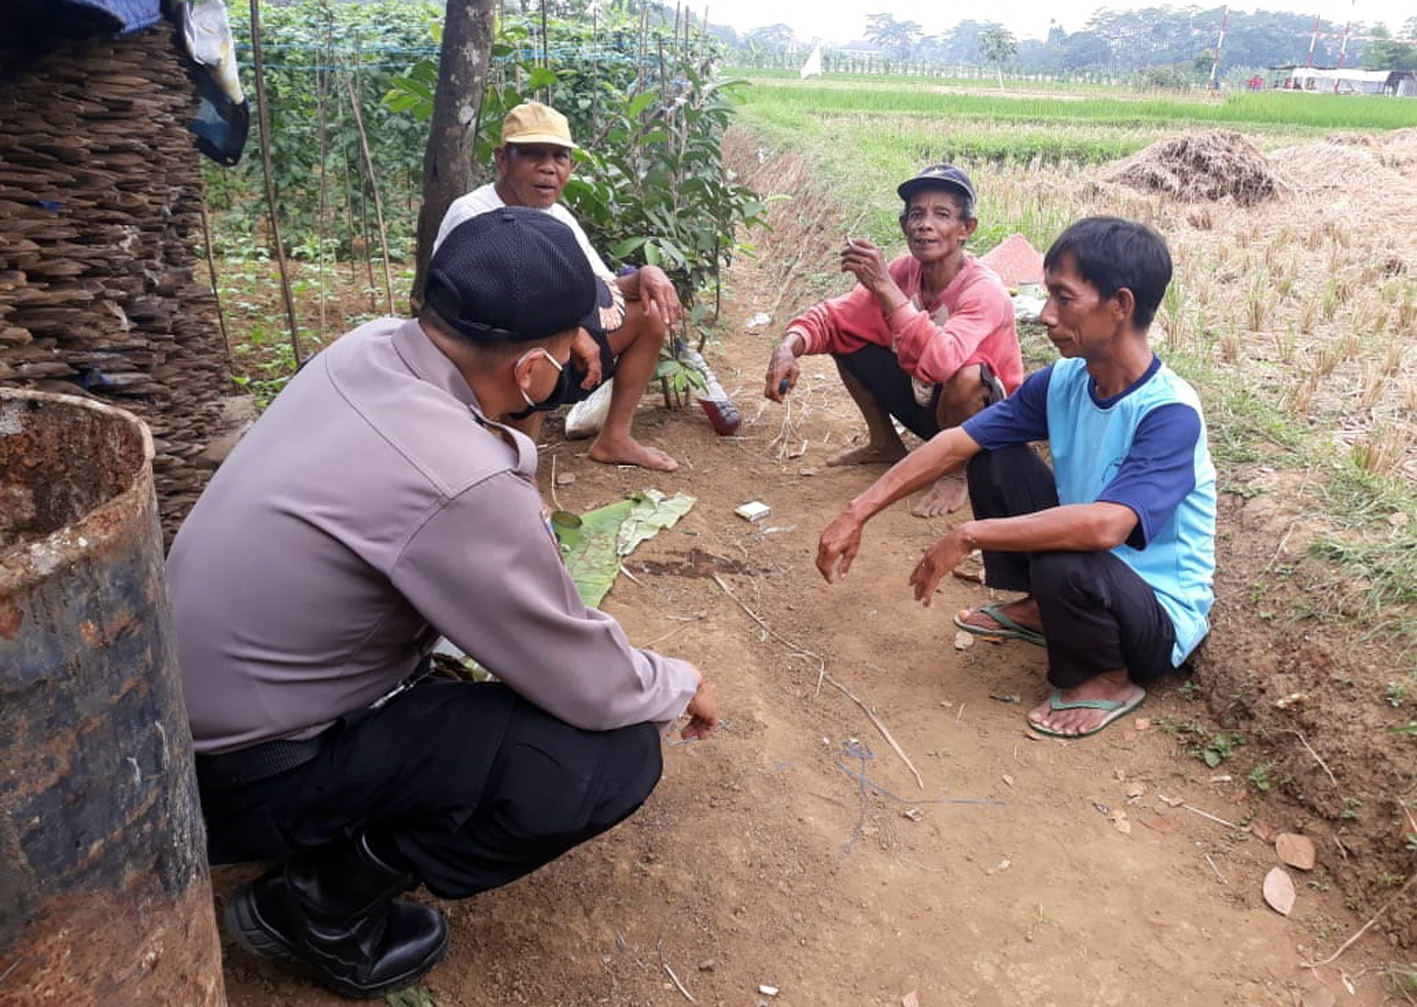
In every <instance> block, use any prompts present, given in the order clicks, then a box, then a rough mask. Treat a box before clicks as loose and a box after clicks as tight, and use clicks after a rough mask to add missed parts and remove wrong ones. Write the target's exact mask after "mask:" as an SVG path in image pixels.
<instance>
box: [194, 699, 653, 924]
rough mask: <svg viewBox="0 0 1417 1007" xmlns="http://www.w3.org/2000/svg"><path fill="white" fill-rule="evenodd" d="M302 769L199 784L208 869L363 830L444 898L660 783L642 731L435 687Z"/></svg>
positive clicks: (367, 721)
mask: <svg viewBox="0 0 1417 1007" xmlns="http://www.w3.org/2000/svg"><path fill="white" fill-rule="evenodd" d="M321 742H322V743H321V745H320V749H319V753H318V754H317V755H316V756H315V758H314V759H312V760H311V761H309V762H307V763H305V764H304V765H301V766H298V767H296V768H295V769H292V770H289V771H287V772H284V773H281V774H279V775H277V776H274V777H270V778H267V779H263V780H258V781H256V782H254V783H248V784H245V785H242V786H235V787H223V786H221V785H220V784H219V783H217V782H214V781H212V780H210V779H205V780H204V779H203V773H202V769H201V762H202V760H201V759H198V783H199V786H200V790H201V797H202V811H203V815H204V817H205V818H206V823H207V837H208V844H209V850H210V856H211V859H212V862H213V863H236V862H242V861H249V860H270V859H282V858H285V857H288V856H290V855H291V854H293V853H296V852H298V851H300V850H305V849H311V848H314V847H318V846H323V845H325V844H327V843H332V842H339V841H344V840H346V839H347V838H348V837H349V836H351V835H354V834H355V833H357V832H361V831H366V830H367V831H369V832H370V833H371V835H373V836H375V837H377V839H378V840H379V841H380V843H382V844H392V845H393V846H394V847H396V848H397V852H398V853H399V854H400V855H401V856H402V858H403V859H404V860H405V861H407V863H408V864H409V865H410V867H411V869H412V870H413V872H414V873H415V874H417V876H418V877H419V878H420V879H422V881H423V883H424V884H425V885H427V886H428V888H429V890H430V891H432V892H433V893H434V894H436V895H438V896H440V897H442V898H449V899H454V898H465V897H467V896H470V895H475V894H477V893H478V892H483V891H486V890H488V889H490V888H496V887H497V886H499V885H505V884H507V883H508V882H509V881H513V880H515V879H517V878H519V877H521V876H522V875H524V874H529V873H530V872H532V871H534V870H536V869H537V868H538V867H541V866H542V865H543V864H546V863H549V862H550V861H552V860H554V859H555V858H556V857H558V856H560V855H561V854H563V853H565V852H566V851H567V850H569V849H571V847H573V846H576V845H577V844H579V843H583V842H585V841H586V840H587V839H590V838H592V837H593V836H596V835H599V834H600V833H602V832H604V831H605V830H607V829H609V828H611V827H613V826H614V825H616V824H617V823H619V822H620V821H622V820H624V819H625V818H627V817H628V816H629V815H630V814H632V813H633V812H634V811H635V809H637V808H638V807H639V806H640V805H641V804H642V803H643V802H644V800H645V798H647V797H648V796H649V794H650V792H651V791H652V790H654V787H655V784H657V783H658V782H659V777H660V771H661V768H662V765H661V755H660V740H659V732H658V731H657V730H656V729H655V727H654V725H652V724H636V725H634V726H631V727H624V728H620V729H619V730H614V731H585V730H581V729H579V728H576V727H572V726H571V725H570V724H567V723H565V722H564V721H561V720H558V719H556V718H555V717H553V716H551V715H550V714H548V713H546V712H545V711H543V710H541V709H539V708H538V707H535V706H533V705H531V704H530V703H527V702H526V701H524V700H522V699H520V698H519V697H518V696H517V695H516V694H515V693H513V692H512V691H511V690H510V689H508V688H507V687H506V686H503V685H499V684H495V683H485V684H474V683H471V682H449V681H435V682H429V683H425V684H422V685H419V686H417V687H415V688H413V689H411V690H409V691H408V692H405V693H403V694H402V695H400V696H398V697H396V698H394V699H393V700H391V701H390V702H389V703H388V704H387V705H385V706H384V707H382V708H380V709H378V710H360V711H357V712H355V713H353V714H350V715H348V716H346V717H344V718H342V719H341V720H340V721H339V722H337V723H336V724H335V725H334V726H333V727H331V728H330V729H329V730H328V731H327V732H326V733H325V734H324V735H322V736H321Z"/></svg>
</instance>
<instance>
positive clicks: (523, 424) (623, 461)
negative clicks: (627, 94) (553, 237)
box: [433, 101, 683, 472]
mask: <svg viewBox="0 0 1417 1007" xmlns="http://www.w3.org/2000/svg"><path fill="white" fill-rule="evenodd" d="M575 149H576V144H575V143H574V142H572V140H571V129H570V124H569V123H568V122H567V121H566V117H565V116H564V115H562V114H561V113H560V112H557V111H556V110H555V109H554V108H551V107H550V106H548V105H542V104H541V103H539V102H534V101H529V102H526V103H524V104H521V105H518V106H517V107H516V108H514V109H512V110H511V111H510V112H509V113H507V117H506V118H505V119H504V120H503V121H502V145H501V146H500V147H498V148H497V149H496V150H495V151H494V152H493V156H494V158H495V159H496V166H497V181H496V182H491V183H489V184H487V185H484V186H482V187H480V188H478V189H474V190H473V191H472V192H469V193H468V194H467V195H465V196H460V197H459V198H458V199H456V200H454V201H453V204H452V205H451V206H449V207H448V212H447V214H446V215H445V216H444V217H443V223H442V225H441V226H440V227H439V228H438V237H437V240H436V241H435V242H434V244H433V247H434V249H435V250H436V249H437V247H438V245H439V244H441V243H442V241H443V238H444V237H445V236H446V235H447V234H448V232H450V231H451V230H452V229H453V228H455V227H457V225H458V224H460V223H462V222H463V221H465V220H468V219H470V218H472V217H475V216H477V215H479V214H482V213H486V212H488V211H489V210H496V209H498V208H500V207H503V206H529V207H534V208H536V209H539V210H545V211H546V212H547V213H549V214H551V216H553V217H555V218H556V219H557V220H559V221H561V222H562V223H563V224H565V225H566V226H568V227H569V228H570V229H571V230H572V231H573V232H574V233H575V236H576V240H577V242H579V243H580V246H581V249H582V250H583V251H584V252H585V256H586V260H587V261H588V262H589V263H590V265H591V268H592V269H593V270H594V271H595V272H596V273H598V274H600V275H602V276H607V277H611V278H612V279H613V281H614V282H615V283H616V284H617V285H618V286H619V287H620V290H621V291H622V292H623V293H624V295H625V301H626V308H627V311H626V316H625V322H624V324H623V325H621V326H620V327H619V328H618V329H615V330H614V331H613V332H611V333H608V334H605V335H599V336H593V335H591V334H589V333H587V332H586V331H585V330H582V331H581V332H580V333H579V334H578V335H577V337H576V341H575V343H574V345H573V346H572V350H571V354H572V359H571V367H570V368H569V370H570V372H571V373H570V378H569V380H567V381H565V382H563V384H562V389H563V392H562V394H561V395H559V396H556V397H554V401H545V402H541V403H538V404H537V408H536V410H534V411H530V412H527V413H522V414H516V415H514V416H512V417H509V419H511V420H512V421H513V422H514V425H516V426H517V428H518V429H520V430H522V431H523V432H524V433H526V434H528V435H529V436H530V437H532V438H533V439H535V438H536V436H537V434H538V433H539V432H540V429H541V411H542V410H545V409H550V408H554V407H555V406H558V405H566V404H569V403H573V402H578V401H580V400H581V399H584V398H586V397H587V396H589V395H590V393H591V392H592V391H593V390H594V389H595V388H596V386H597V385H599V384H600V383H601V382H602V381H606V380H609V379H610V378H611V377H612V376H613V377H614V378H615V384H614V386H613V387H612V390H611V393H610V408H609V411H608V412H607V413H606V416H605V422H604V423H603V424H602V425H601V428H600V433H599V435H598V436H597V437H596V439H595V442H594V443H593V444H591V447H590V456H591V458H593V459H594V460H595V461H598V462H605V463H607V464H611V465H639V466H641V467H642V468H647V469H657V470H659V471H662V472H672V471H674V470H675V469H677V468H678V467H679V463H678V462H676V461H675V460H674V459H673V458H671V457H670V456H669V455H668V454H666V453H665V452H663V451H661V450H659V449H658V448H652V447H649V446H648V445H645V444H641V443H640V442H639V441H637V440H635V438H634V437H633V436H632V435H631V433H630V425H631V423H632V422H633V421H634V418H635V405H636V404H637V403H638V402H639V400H640V396H641V395H643V394H644V391H645V389H646V388H647V387H648V386H649V382H650V378H651V377H653V376H654V369H655V365H656V364H657V362H658V360H659V350H660V347H661V346H662V345H663V344H664V336H665V331H666V328H667V326H670V325H677V324H678V323H679V320H680V318H681V317H682V315H683V307H682V306H681V305H680V303H679V295H678V294H677V293H676V292H675V290H674V285H673V284H672V283H670V282H669V277H667V276H666V275H664V271H663V270H662V269H660V268H658V267H657V266H641V267H640V268H639V269H638V270H634V271H632V272H630V273H628V274H627V275H624V276H618V277H617V276H615V275H614V274H613V273H612V272H611V270H610V269H609V268H608V267H607V266H606V265H605V263H604V262H603V261H602V260H601V258H600V256H599V255H598V254H596V251H595V249H594V248H592V247H591V245H590V239H589V238H587V237H586V233H585V231H583V230H582V229H581V226H580V224H579V223H577V221H576V218H575V217H573V216H572V215H571V212H570V211H569V210H567V209H566V208H565V207H564V206H562V205H561V203H560V202H558V200H559V199H560V198H561V190H562V189H564V188H565V187H566V182H567V181H569V180H570V177H571V171H572V170H573V168H574V167H575V160H574V158H573V157H572V154H571V152H572V151H573V150H575Z"/></svg>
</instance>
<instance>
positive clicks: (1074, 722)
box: [1028, 669, 1146, 736]
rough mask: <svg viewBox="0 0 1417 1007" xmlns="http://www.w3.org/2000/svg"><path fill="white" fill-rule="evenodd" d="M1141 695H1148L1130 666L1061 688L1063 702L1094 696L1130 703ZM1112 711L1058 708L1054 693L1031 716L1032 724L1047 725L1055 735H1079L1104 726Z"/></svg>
mask: <svg viewBox="0 0 1417 1007" xmlns="http://www.w3.org/2000/svg"><path fill="white" fill-rule="evenodd" d="M1138 695H1141V696H1145V695H1146V691H1145V690H1143V689H1142V688H1140V687H1139V686H1136V685H1133V684H1132V680H1131V679H1130V678H1128V677H1127V672H1126V669H1122V670H1120V671H1106V672H1103V673H1102V674H1101V675H1098V676H1097V677H1096V678H1090V679H1088V680H1087V681H1086V682H1084V683H1082V685H1079V686H1077V687H1076V688H1073V689H1063V690H1061V691H1060V692H1059V702H1060V703H1075V702H1077V701H1078V700H1084V699H1091V700H1103V701H1109V702H1113V703H1119V704H1127V703H1130V702H1132V701H1133V700H1134V699H1136V698H1137V697H1138ZM1112 714H1113V711H1112V710H1099V709H1095V708H1093V707H1079V708H1077V709H1071V710H1067V709H1065V710H1055V709H1053V700H1052V696H1051V695H1050V696H1049V698H1048V699H1046V700H1044V701H1043V702H1042V703H1040V704H1038V706H1036V707H1034V708H1033V709H1032V710H1030V711H1029V713H1028V719H1029V722H1030V723H1032V724H1036V725H1037V726H1039V727H1043V728H1047V729H1048V731H1049V732H1050V733H1052V734H1063V735H1069V736H1075V735H1080V734H1088V733H1090V732H1092V731H1095V730H1097V729H1098V728H1099V727H1101V726H1102V722H1103V721H1105V720H1106V719H1107V718H1108V717H1109V716H1112Z"/></svg>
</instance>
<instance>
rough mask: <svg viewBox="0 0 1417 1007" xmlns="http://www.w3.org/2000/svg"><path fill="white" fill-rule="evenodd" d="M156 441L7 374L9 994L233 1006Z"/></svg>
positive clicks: (2, 584) (12, 997) (4, 664)
mask: <svg viewBox="0 0 1417 1007" xmlns="http://www.w3.org/2000/svg"><path fill="white" fill-rule="evenodd" d="M152 457H153V446H152V438H151V436H150V435H149V433H148V430H147V427H146V426H144V425H143V424H142V423H141V422H139V421H138V420H137V419H136V418H135V417H133V416H132V415H131V414H129V413H126V412H123V411H122V410H119V409H114V408H112V407H110V406H106V405H103V404H101V403H97V402H93V401H89V400H86V399H81V398H76V397H71V396H64V395H50V394H45V393H40V392H25V391H16V390H6V389H0V1005H3V1007H10V1005H19V1004H27V1005H28V1004H36V1003H53V1004H64V1005H65V1007H116V1005H125V1004H142V1005H145V1007H146V1005H154V1007H155V1005H167V1004H173V1005H182V1007H221V1005H223V1004H225V1002H226V1000H225V994H224V992H223V986H222V977H221V954H220V944H219V941H218V937H217V931H216V922H215V919H214V916H213V912H212V899H211V882H210V877H209V875H208V870H207V863H206V851H205V835H204V831H203V828H202V819H201V811H200V807H199V804H198V800H197V789H196V780H195V778H194V774H193V767H192V750H191V741H190V737H189V734H188V730H187V718H186V714H185V711H184V709H183V705H182V692H181V681H180V678H179V676H178V671H177V664H176V655H175V652H174V647H173V642H172V633H171V629H170V626H169V618H168V611H167V603H166V597H165V589H164V583H163V556H162V537H161V534H160V532H159V530H158V521H157V503H156V499H155V496H154V493H153V478H152Z"/></svg>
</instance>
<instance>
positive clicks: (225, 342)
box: [202, 191, 232, 376]
mask: <svg viewBox="0 0 1417 1007" xmlns="http://www.w3.org/2000/svg"><path fill="white" fill-rule="evenodd" d="M202 238H203V240H204V241H205V242H206V245H207V275H208V276H210V277H211V281H212V298H213V299H214V300H215V301H216V323H217V327H218V328H220V329H221V345H222V347H223V348H224V349H225V350H226V373H227V375H228V376H231V371H232V366H231V337H230V336H229V335H227V333H226V312H224V311H222V310H221V292H220V291H219V290H218V288H217V278H216V252H214V251H213V250H212V223H211V218H210V217H209V216H208V214H207V194H206V192H205V191H204V192H203V193H202Z"/></svg>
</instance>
